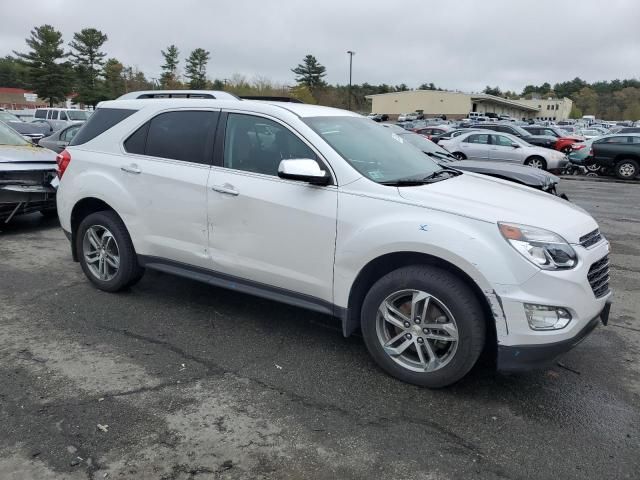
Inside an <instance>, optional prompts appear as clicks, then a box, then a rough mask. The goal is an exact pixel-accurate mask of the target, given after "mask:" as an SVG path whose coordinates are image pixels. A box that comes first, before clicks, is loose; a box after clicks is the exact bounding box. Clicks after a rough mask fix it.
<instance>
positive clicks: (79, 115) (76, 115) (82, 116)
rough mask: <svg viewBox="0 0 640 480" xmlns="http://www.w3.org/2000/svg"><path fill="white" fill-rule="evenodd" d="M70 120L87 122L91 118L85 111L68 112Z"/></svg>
mask: <svg viewBox="0 0 640 480" xmlns="http://www.w3.org/2000/svg"><path fill="white" fill-rule="evenodd" d="M67 116H68V117H69V120H86V119H87V118H89V115H88V112H85V111H84V110H67Z"/></svg>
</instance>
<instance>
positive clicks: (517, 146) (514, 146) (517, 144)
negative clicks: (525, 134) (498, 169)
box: [511, 142, 520, 148]
mask: <svg viewBox="0 0 640 480" xmlns="http://www.w3.org/2000/svg"><path fill="white" fill-rule="evenodd" d="M511 146H512V147H513V148H520V144H519V143H516V142H513V143H512V144H511Z"/></svg>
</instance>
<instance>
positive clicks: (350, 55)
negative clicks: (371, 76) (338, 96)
mask: <svg viewBox="0 0 640 480" xmlns="http://www.w3.org/2000/svg"><path fill="white" fill-rule="evenodd" d="M347 54H348V55H349V99H348V100H347V102H348V105H349V107H348V108H349V110H351V74H352V72H353V56H354V55H355V54H356V52H354V51H351V50H347Z"/></svg>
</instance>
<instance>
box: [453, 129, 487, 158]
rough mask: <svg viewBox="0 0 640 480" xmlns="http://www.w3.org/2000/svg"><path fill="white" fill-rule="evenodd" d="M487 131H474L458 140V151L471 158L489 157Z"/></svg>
mask: <svg viewBox="0 0 640 480" xmlns="http://www.w3.org/2000/svg"><path fill="white" fill-rule="evenodd" d="M489 137H490V134H489V133H474V134H471V135H469V136H468V137H467V138H465V139H463V140H462V141H461V142H460V151H461V152H462V153H464V155H465V157H467V158H469V159H471V160H488V159H489V148H490V145H489Z"/></svg>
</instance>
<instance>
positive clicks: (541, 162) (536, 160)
mask: <svg viewBox="0 0 640 480" xmlns="http://www.w3.org/2000/svg"><path fill="white" fill-rule="evenodd" d="M524 164H525V165H529V166H530V167H533V168H539V169H541V170H546V169H547V161H546V160H545V159H544V158H542V157H538V156H535V157H529V158H527V160H526V161H525V162H524Z"/></svg>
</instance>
